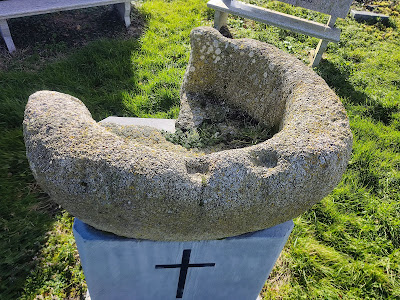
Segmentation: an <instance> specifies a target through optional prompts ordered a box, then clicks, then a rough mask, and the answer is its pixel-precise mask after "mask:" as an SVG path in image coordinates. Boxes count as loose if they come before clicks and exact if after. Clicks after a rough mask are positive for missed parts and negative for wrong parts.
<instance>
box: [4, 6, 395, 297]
mask: <svg viewBox="0 0 400 300" xmlns="http://www.w3.org/2000/svg"><path fill="white" fill-rule="evenodd" d="M206 2H207V1H206V0H168V1H167V0H151V1H150V0H147V1H143V2H137V3H136V4H135V7H136V8H137V9H135V10H134V11H133V26H132V27H131V28H130V29H129V30H126V29H125V28H124V26H123V24H122V22H121V21H120V20H118V18H117V16H116V14H115V13H114V12H112V11H110V10H109V9H108V8H104V7H103V8H92V9H87V10H83V11H78V12H64V13H59V14H57V13H56V14H51V15H42V16H34V17H27V18H23V19H16V20H11V21H10V28H11V31H12V33H13V34H14V39H15V43H16V46H17V48H18V52H17V53H16V54H15V55H14V56H13V57H11V56H10V55H9V54H8V53H7V51H6V49H5V45H4V44H3V41H0V129H1V134H0V299H65V298H69V299H82V297H83V296H82V295H84V294H85V292H86V285H85V282H84V276H83V272H82V269H81V267H80V263H79V256H78V253H77V250H76V246H75V242H74V239H73V236H72V232H71V226H72V221H73V218H72V217H71V216H70V215H69V214H68V213H66V212H65V211H63V210H62V209H61V208H60V207H58V206H57V205H55V204H54V203H53V202H51V201H50V199H49V198H48V197H47V195H46V194H45V193H43V192H42V191H41V189H40V188H39V187H38V186H37V185H36V184H35V181H34V179H33V176H32V174H31V171H30V169H29V166H28V162H27V160H26V157H25V146H24V142H23V136H22V125H21V123H22V120H23V113H24V108H25V104H26V102H27V99H28V97H29V95H30V94H32V93H33V92H35V91H37V90H44V89H48V90H56V91H59V92H64V93H68V94H71V95H73V96H75V97H78V98H79V99H81V100H82V101H83V102H84V103H85V104H86V105H87V107H88V108H89V110H90V111H91V112H92V115H93V117H94V119H96V120H101V119H103V118H105V117H107V116H110V115H118V116H138V117H161V118H176V117H177V115H178V113H179V88H180V84H181V81H182V78H183V74H184V71H185V67H186V65H187V62H188V59H189V52H190V47H189V33H190V30H191V29H192V28H194V27H196V26H200V25H211V24H212V20H213V11H211V10H208V9H207V8H206ZM251 2H252V3H255V4H257V5H267V6H268V7H273V8H274V9H277V10H280V11H284V12H290V13H292V14H296V15H300V16H303V17H307V18H310V19H313V20H317V21H326V19H327V17H326V16H324V15H322V14H318V13H312V12H310V11H307V10H304V9H299V8H296V9H295V8H293V7H290V6H289V5H285V4H279V3H277V2H268V3H267V2H266V1H264V0H251ZM264 3H267V4H264ZM375 4H380V5H381V6H380V7H379V8H378V9H379V10H380V11H381V12H383V13H386V14H389V15H390V22H389V23H388V24H382V23H377V24H359V23H357V22H355V21H354V20H351V19H350V18H347V19H345V20H341V19H340V20H338V22H337V26H338V27H339V28H341V30H342V36H341V41H340V43H339V44H329V47H328V50H327V52H326V54H325V55H324V59H323V61H322V62H321V64H320V65H319V66H318V67H317V68H316V69H315V71H316V72H317V73H318V74H320V75H321V76H322V77H323V78H324V79H325V80H326V81H327V83H328V84H329V85H330V86H331V88H332V89H333V90H334V91H335V92H336V93H337V95H339V97H340V98H341V100H342V102H343V103H344V105H345V107H346V109H347V112H348V115H349V118H350V123H351V128H352V131H353V134H354V146H353V155H352V159H351V161H350V163H349V166H348V169H347V171H346V173H345V175H344V177H343V180H342V181H341V183H340V184H339V185H338V187H337V188H336V189H335V190H334V191H333V192H332V193H331V194H330V195H329V196H327V197H326V198H325V199H323V200H322V201H321V202H320V203H319V204H317V205H315V206H314V207H313V208H312V209H310V210H309V211H307V212H306V213H304V214H303V215H301V216H300V217H298V218H296V219H295V220H294V221H295V228H294V230H293V232H292V234H291V237H290V238H289V241H288V243H287V245H286V247H285V248H284V251H283V252H282V255H281V257H280V258H279V260H278V263H277V264H276V266H275V268H274V270H273V271H272V274H271V276H270V278H269V280H268V281H267V282H266V285H265V288H264V289H263V296H264V299H400V189H399V184H400V1H398V0H397V1H376V2H375ZM228 24H229V27H230V29H231V31H232V33H233V35H234V37H235V38H240V37H250V38H255V39H258V40H261V41H265V42H268V43H271V44H274V45H275V46H277V47H279V48H281V49H283V50H284V51H287V52H289V53H291V54H293V55H295V56H296V57H298V58H299V59H300V60H303V61H304V62H305V63H308V52H309V51H310V50H312V49H314V48H315V47H316V45H317V43H318V40H317V39H315V38H310V37H307V36H304V35H299V34H296V33H292V32H288V31H285V30H282V29H279V28H275V27H270V26H266V25H263V24H260V23H257V22H253V21H250V20H244V19H242V18H239V17H233V16H232V17H230V18H229V20H228Z"/></svg>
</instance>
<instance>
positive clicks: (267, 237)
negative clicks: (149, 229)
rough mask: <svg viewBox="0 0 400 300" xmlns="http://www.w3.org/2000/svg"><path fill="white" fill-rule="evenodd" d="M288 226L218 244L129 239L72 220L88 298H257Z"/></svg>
mask: <svg viewBox="0 0 400 300" xmlns="http://www.w3.org/2000/svg"><path fill="white" fill-rule="evenodd" d="M292 228H293V222H292V221H288V222H285V223H283V224H280V225H277V226H274V227H272V228H269V229H265V230H261V231H257V232H252V233H248V234H244V235H241V236H237V237H230V238H226V239H222V240H210V241H190V242H160V241H149V240H138V239H128V238H123V237H119V236H116V235H114V234H111V233H106V232H103V231H99V230H97V229H94V228H93V227H91V226H89V225H87V224H85V223H83V222H82V221H80V220H78V219H75V222H74V227H73V231H74V235H75V239H76V243H77V246H78V250H79V254H80V258H81V263H82V267H83V271H84V273H85V277H86V282H87V285H88V288H89V291H90V296H91V299H92V300H100V299H105V300H111V299H118V300H124V299H138V300H146V299H148V300H168V299H193V300H207V299H212V300H227V299H229V300H235V299H237V300H247V299H256V298H257V296H258V294H259V293H260V291H261V289H262V287H263V285H264V283H265V281H266V280H267V278H268V275H269V273H270V272H271V269H272V267H273V266H274V264H275V262H276V260H277V259H278V257H279V254H280V253H281V251H282V248H283V246H284V245H285V243H286V241H287V239H288V237H289V235H290V232H291V231H292Z"/></svg>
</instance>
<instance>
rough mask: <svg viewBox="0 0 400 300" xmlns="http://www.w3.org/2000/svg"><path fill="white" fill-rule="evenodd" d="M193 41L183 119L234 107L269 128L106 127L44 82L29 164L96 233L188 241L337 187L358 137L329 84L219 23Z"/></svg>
mask: <svg viewBox="0 0 400 300" xmlns="http://www.w3.org/2000/svg"><path fill="white" fill-rule="evenodd" d="M191 47H192V50H191V56H190V61H189V65H188V67H187V71H186V73H185V76H184V80H183V83H182V87H181V109H180V113H179V118H178V120H177V126H178V128H179V129H180V130H182V132H183V131H190V130H199V129H201V126H202V124H206V125H207V124H208V125H209V126H214V125H215V126H216V127H217V131H218V132H222V131H223V130H224V128H223V127H224V126H226V130H227V131H228V132H229V130H231V128H230V127H229V126H231V125H230V123H229V122H233V123H235V122H234V120H233V121H229V120H228V119H229V118H225V117H224V115H226V114H228V115H229V110H231V109H232V111H234V110H238V111H239V110H240V111H242V112H245V113H246V115H248V116H249V117H251V119H252V120H255V122H257V123H253V124H259V125H257V126H261V127H260V128H267V129H269V130H271V133H272V134H271V135H272V136H266V137H265V138H263V139H265V140H263V141H261V142H259V143H255V144H254V145H252V144H251V143H250V144H249V145H248V146H246V147H242V148H236V149H218V148H216V149H214V150H215V151H209V153H206V151H204V152H202V151H190V150H187V149H185V148H184V147H181V146H179V145H174V144H172V143H171V142H169V141H168V140H166V139H165V137H164V136H163V135H162V134H161V133H160V132H158V131H157V130H155V129H151V128H148V127H124V126H118V125H103V124H99V123H97V122H95V121H94V120H93V119H92V117H91V115H90V112H89V111H88V109H87V108H86V107H85V105H84V104H83V103H82V102H81V101H80V100H78V99H76V98H74V97H72V96H69V95H66V94H61V93H57V92H50V91H40V92H37V93H35V94H33V95H31V96H30V98H29V101H28V104H27V106H26V109H25V118H24V137H25V144H26V149H27V157H28V161H29V163H30V166H31V169H32V172H33V174H34V176H35V178H36V180H37V182H38V183H39V184H40V186H41V187H42V188H43V189H44V190H45V191H46V192H47V193H48V194H49V195H50V197H51V198H52V199H53V200H54V201H55V202H57V203H59V204H60V205H62V206H63V207H64V208H65V209H66V210H67V211H69V212H70V213H71V214H73V215H75V216H77V217H78V218H80V219H81V220H82V221H84V222H86V223H87V224H89V225H92V226H93V227H95V228H97V229H100V230H104V231H109V232H113V233H115V234H117V235H120V236H126V237H133V238H139V239H151V240H166V241H184V240H203V239H219V238H224V237H228V236H235V235H239V234H243V233H246V232H251V231H256V230H260V229H264V228H268V227H271V226H274V225H277V224H279V223H282V222H285V221H287V220H290V219H292V218H294V217H296V216H298V215H299V214H301V213H302V212H304V211H305V210H306V209H308V208H310V207H311V206H312V205H313V204H315V203H317V202H318V201H320V200H321V199H322V198H323V197H325V196H326V195H327V194H329V193H330V192H331V191H332V189H333V188H334V187H335V186H336V185H337V184H338V182H339V181H340V179H341V176H342V174H343V172H344V170H345V168H346V165H347V162H348V160H349V157H350V154H351V146H352V134H351V131H350V127H349V121H348V118H347V116H346V112H345V110H344V108H343V105H342V104H341V102H340V100H339V98H338V97H337V96H336V95H335V93H334V92H333V91H332V90H331V89H330V88H329V87H328V85H327V84H326V83H325V81H324V80H323V79H322V78H321V77H319V76H318V75H317V74H315V73H314V72H313V70H311V69H310V68H308V67H307V66H305V65H304V64H303V63H302V62H300V61H299V60H297V59H296V58H294V57H293V56H291V55H289V54H287V53H284V52H282V51H280V50H278V49H277V48H275V47H273V46H271V45H268V44H265V43H262V42H259V41H255V40H251V39H242V40H234V39H229V38H226V37H224V36H222V35H221V34H220V33H219V32H218V31H217V30H215V29H213V28H208V27H199V28H196V29H194V30H193V31H192V33H191ZM217 57H218V60H217ZM216 60H217V61H216ZM210 103H212V105H213V106H214V108H212V107H211V106H210V105H209V104H210ZM213 114H214V116H212V115H213ZM218 119H220V122H219V123H218V122H217V121H215V120H218ZM233 119H234V118H233ZM209 120H213V121H209ZM207 122H208V123H207ZM252 122H253V121H252ZM214 123H215V124H214ZM203 126H204V125H203ZM237 126H239V127H240V126H242V125H240V124H239V125H237ZM233 127H235V126H233ZM243 130H245V129H243ZM233 148H235V147H233Z"/></svg>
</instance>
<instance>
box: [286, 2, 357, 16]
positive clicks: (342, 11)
mask: <svg viewBox="0 0 400 300" xmlns="http://www.w3.org/2000/svg"><path fill="white" fill-rule="evenodd" d="M279 1H281V2H286V3H288V4H292V5H295V6H300V7H304V8H308V9H311V10H315V11H319V12H322V13H324V14H328V15H333V16H335V17H339V18H345V17H346V15H347V13H348V12H349V9H350V5H351V4H352V3H353V0H328V1H327V0H279Z"/></svg>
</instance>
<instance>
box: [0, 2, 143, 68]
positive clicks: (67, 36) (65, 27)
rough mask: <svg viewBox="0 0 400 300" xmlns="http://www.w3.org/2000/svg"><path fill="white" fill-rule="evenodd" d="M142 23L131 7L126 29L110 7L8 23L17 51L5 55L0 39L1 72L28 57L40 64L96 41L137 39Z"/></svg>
mask: <svg viewBox="0 0 400 300" xmlns="http://www.w3.org/2000/svg"><path fill="white" fill-rule="evenodd" d="M144 20H145V19H144V17H143V16H142V15H141V14H140V13H139V11H138V10H137V9H136V8H135V7H132V11H131V22H132V24H131V26H130V27H129V28H126V27H125V24H124V22H123V20H122V18H121V17H120V16H119V14H118V12H117V11H116V10H115V9H113V6H111V5H108V6H100V7H91V8H86V9H79V10H71V11H62V12H56V13H50V14H44V15H37V16H29V17H23V18H16V19H10V20H8V24H9V27H10V31H11V34H12V37H13V40H14V43H15V46H16V48H17V51H15V52H14V53H13V54H10V53H8V50H7V47H6V45H5V43H4V41H3V39H0V69H6V68H7V66H9V65H10V64H11V61H13V62H15V61H18V60H21V59H24V58H26V57H27V56H31V55H38V59H39V60H40V61H42V60H43V59H46V60H47V59H51V58H55V57H59V55H62V54H66V53H68V52H69V51H71V50H73V49H76V48H79V47H83V46H85V45H86V44H88V43H89V42H91V41H95V40H99V39H104V38H116V39H129V38H138V37H139V36H140V35H141V34H142V32H143V29H144V25H145V21H144Z"/></svg>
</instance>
